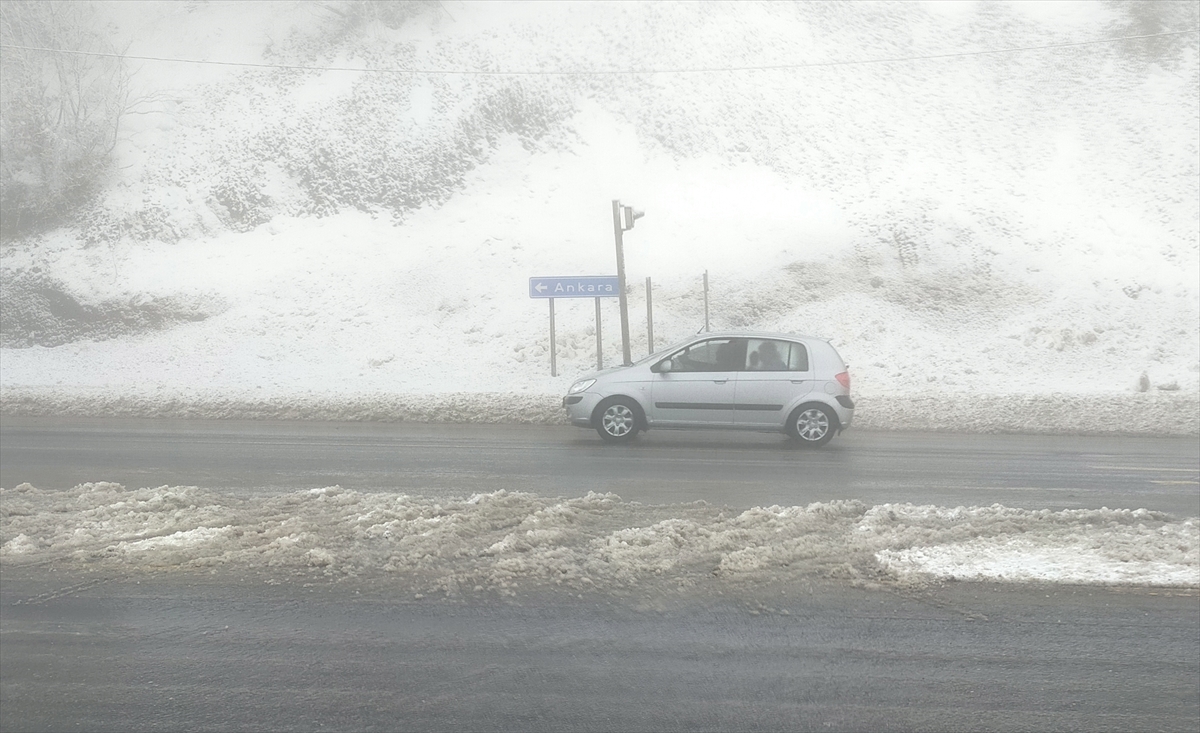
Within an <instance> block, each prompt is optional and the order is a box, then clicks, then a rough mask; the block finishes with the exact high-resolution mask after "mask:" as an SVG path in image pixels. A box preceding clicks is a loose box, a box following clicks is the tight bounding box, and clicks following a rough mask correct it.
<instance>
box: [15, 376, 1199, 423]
mask: <svg viewBox="0 0 1200 733" xmlns="http://www.w3.org/2000/svg"><path fill="white" fill-rule="evenodd" d="M561 400H562V396H561V395H558V394H550V395H547V394H522V393H518V392H511V393H500V392H490V393H449V394H368V395H347V396H333V397H331V396H318V395H312V394H309V395H300V396H293V395H286V394H285V395H278V396H275V397H253V396H246V397H241V398H238V397H230V396H228V395H223V394H211V393H209V394H206V393H203V392H201V393H196V392H192V393H188V394H182V395H164V394H143V395H137V396H130V395H128V394H122V393H120V392H117V391H112V390H90V391H85V390H80V389H73V390H62V389H60V390H54V389H40V390H39V389H16V388H6V389H3V390H2V391H0V413H3V414H5V415H30V416H55V415H57V416H64V415H71V416H76V417H140V418H201V419H242V420H349V421H361V420H365V421H376V422H450V423H455V422H460V423H524V424H543V425H560V424H565V423H566V419H565V417H564V413H563V410H562V407H561V405H562V402H561ZM855 400H856V404H857V407H858V409H857V414H856V416H855V424H854V427H855V429H867V430H926V431H953V432H972V433H1016V432H1020V433H1070V434H1090V435H1197V434H1200V398H1198V396H1197V395H1195V394H1191V393H1179V392H1168V393H1162V392H1160V393H1146V394H1137V393H1132V394H1048V395H1021V394H1017V395H979V394H968V393H954V392H945V393H937V394H917V395H908V396H905V395H876V396H870V397H863V396H858V395H856V396H855Z"/></svg>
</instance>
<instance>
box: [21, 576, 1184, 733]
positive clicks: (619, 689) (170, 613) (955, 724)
mask: <svg viewBox="0 0 1200 733" xmlns="http://www.w3.org/2000/svg"><path fill="white" fill-rule="evenodd" d="M54 575H56V574H54V573H51V572H49V571H42V572H41V573H34V574H29V573H28V571H26V570H21V571H19V572H18V573H17V574H15V575H10V576H9V577H7V578H6V579H5V582H4V584H3V586H2V591H3V592H2V593H0V596H2V597H0V604H2V606H0V607H2V609H3V628H2V633H0V643H2V645H3V667H2V675H0V729H3V730H5V731H42V730H45V731H64V730H88V731H102V730H111V731H151V730H170V731H182V730H304V731H308V730H346V731H357V730H479V731H485V730H512V731H541V730H546V731H617V730H619V731H625V730H688V731H695V730H737V731H749V730H811V731H829V730H835V731H864V730H880V731H885V730H944V731H968V730H997V731H1008V730H1013V731H1027V730H1037V731H1042V730H1063V731H1089V732H1090V731H1105V730H1120V731H1151V730H1157V731H1194V730H1196V727H1197V722H1200V608H1198V606H1200V596H1197V594H1196V593H1195V592H1194V591H1191V592H1186V591H1176V592H1170V591H1161V590H1160V591H1147V590H1129V589H1107V588H1077V587H1066V586H1058V587H1054V586H1004V585H990V584H973V583H959V584H950V585H947V586H944V587H942V588H936V589H932V590H928V591H923V592H908V593H904V592H898V591H895V590H861V589H856V588H852V587H849V586H846V585H839V584H836V583H832V582H830V581H821V582H817V583H815V584H802V585H796V586H793V587H777V588H772V589H769V590H765V591H762V592H761V593H760V594H759V595H756V596H750V595H745V596H737V597H731V596H732V595H734V594H730V593H728V592H727V593H726V595H725V596H723V597H722V596H716V595H715V594H708V595H707V596H706V595H704V593H703V591H699V592H693V593H692V594H691V595H689V596H687V597H681V596H678V595H670V594H664V595H661V596H657V597H656V596H654V595H653V594H650V593H645V592H643V593H641V594H636V593H635V594H632V595H628V596H612V595H600V594H596V595H591V596H585V597H583V598H576V597H574V596H571V595H569V594H559V595H551V596H543V597H536V596H530V595H525V596H521V597H518V598H517V599H508V600H500V599H496V600H493V601H490V602H489V601H487V600H482V599H475V600H472V601H470V602H462V601H452V600H448V599H439V600H432V599H423V600H415V599H414V598H413V597H412V596H411V595H409V596H407V597H400V595H399V594H397V593H395V592H392V591H391V590H389V589H388V588H386V587H383V586H381V585H379V584H376V583H372V582H371V581H367V580H361V579H360V580H357V581H354V582H343V583H330V582H328V581H326V582H321V581H315V582H314V583H312V584H304V583H301V582H299V581H298V580H297V581H296V582H294V583H292V584H288V583H284V584H282V585H275V586H272V585H265V584H263V583H261V582H257V583H256V582H255V581H254V580H253V579H248V578H216V577H205V578H190V579H189V578H183V577H179V576H157V577H146V576H142V577H141V578H140V579H139V580H138V581H135V580H133V579H131V578H105V577H101V576H91V577H89V576H87V575H86V574H85V575H82V576H80V575H77V576H73V577H67V576H62V577H53V576H54ZM727 590H728V589H727ZM764 594H765V595H764Z"/></svg>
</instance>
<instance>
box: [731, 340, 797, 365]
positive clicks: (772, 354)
mask: <svg viewBox="0 0 1200 733" xmlns="http://www.w3.org/2000/svg"><path fill="white" fill-rule="evenodd" d="M745 369H746V371H748V372H807V371H808V349H806V348H804V344H798V343H795V342H792V341H778V340H776V339H749V340H748V341H747V343H746V366H745Z"/></svg>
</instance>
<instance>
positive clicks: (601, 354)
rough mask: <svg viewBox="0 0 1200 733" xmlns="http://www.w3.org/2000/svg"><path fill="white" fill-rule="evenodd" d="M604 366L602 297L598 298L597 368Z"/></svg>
mask: <svg viewBox="0 0 1200 733" xmlns="http://www.w3.org/2000/svg"><path fill="white" fill-rule="evenodd" d="M603 368H604V339H602V338H601V337H600V299H599V298H596V370H597V371H599V370H601V369H603Z"/></svg>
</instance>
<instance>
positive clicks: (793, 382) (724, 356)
mask: <svg viewBox="0 0 1200 733" xmlns="http://www.w3.org/2000/svg"><path fill="white" fill-rule="evenodd" d="M563 407H564V408H566V410H567V413H568V414H569V415H570V418H571V424H573V425H577V426H579V427H588V428H595V429H596V432H598V433H600V437H601V438H604V439H605V440H607V441H611V442H621V441H626V440H631V439H632V438H633V437H634V436H635V435H637V433H638V431H639V430H647V429H649V428H659V427H662V428H730V429H741V430H760V431H770V432H781V433H787V434H789V435H791V436H792V438H794V439H795V440H796V441H797V442H798V443H799V444H800V445H802V446H811V447H816V446H821V445H825V444H826V443H828V442H829V441H830V440H832V439H833V436H834V435H835V434H836V433H839V432H841V431H842V430H845V429H846V428H848V427H850V423H851V421H852V420H853V419H854V401H853V400H851V399H850V373H849V372H848V371H847V369H846V363H845V362H844V361H842V357H841V356H840V355H838V353H837V350H836V349H834V348H833V346H832V345H830V343H829V342H828V341H826V340H825V339H820V338H813V337H811V336H795V335H791V334H782V333H749V332H726V333H703V334H697V335H696V336H694V337H693V338H691V339H688V340H687V341H684V342H681V343H678V344H676V345H674V346H672V347H670V348H668V349H664V350H663V351H660V352H658V353H655V354H651V355H650V356H647V357H646V358H644V359H642V360H641V361H638V362H636V363H634V364H631V365H629V366H620V367H615V368H613V369H605V370H604V371H601V372H597V373H595V374H592V375H589V376H587V377H585V378H583V379H580V380H578V381H577V382H575V383H574V384H572V385H571V388H570V390H568V391H567V395H566V397H564V398H563Z"/></svg>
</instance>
